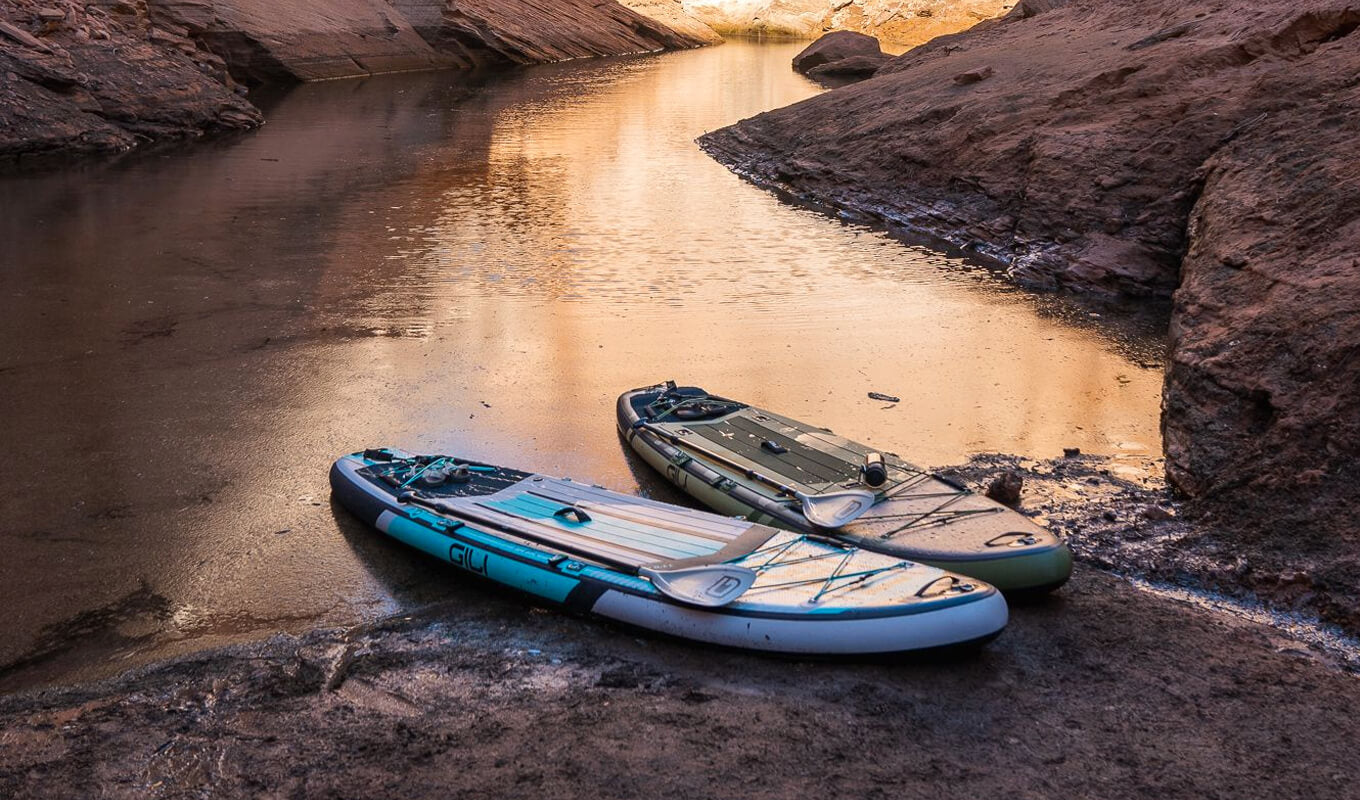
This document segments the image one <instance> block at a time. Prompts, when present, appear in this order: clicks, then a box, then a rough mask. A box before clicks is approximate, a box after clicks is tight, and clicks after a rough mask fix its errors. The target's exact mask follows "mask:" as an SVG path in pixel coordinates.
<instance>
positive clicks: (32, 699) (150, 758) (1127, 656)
mask: <svg viewBox="0 0 1360 800" xmlns="http://www.w3.org/2000/svg"><path fill="white" fill-rule="evenodd" d="M1151 467H1155V465H1154V464H1151V463H1147V462H1145V461H1139V460H1137V459H1122V460H1121V459H1104V458H1095V457H1088V456H1079V455H1078V456H1073V457H1069V458H1062V459H1053V460H1049V461H1026V460H1022V459H1018V458H1015V457H1009V456H995V455H989V456H979V457H978V458H975V459H974V460H973V461H971V462H970V463H969V464H967V465H965V466H963V467H959V468H957V469H955V470H952V472H953V473H954V474H955V475H957V476H959V477H962V478H964V479H965V480H968V481H970V482H972V483H974V484H976V483H978V482H983V481H986V480H989V479H990V478H991V477H992V476H994V475H996V474H998V473H999V472H1000V471H1003V470H1007V469H1009V470H1014V471H1016V472H1017V473H1018V474H1021V475H1022V476H1024V478H1025V484H1026V487H1025V491H1024V494H1023V497H1022V505H1021V507H1022V508H1023V509H1025V510H1026V511H1028V512H1029V513H1032V514H1036V515H1038V516H1039V517H1040V518H1041V519H1042V520H1043V521H1044V522H1046V523H1047V524H1049V525H1052V526H1053V527H1054V528H1055V529H1057V530H1060V531H1064V532H1066V533H1067V534H1068V535H1069V537H1070V538H1071V543H1072V546H1073V549H1074V551H1075V552H1076V553H1077V555H1078V558H1079V564H1078V568H1077V571H1076V574H1075V577H1074V579H1073V580H1072V582H1071V583H1070V584H1069V585H1067V586H1066V587H1064V588H1063V589H1062V590H1061V591H1059V592H1058V593H1057V594H1055V595H1054V596H1052V597H1050V598H1048V599H1046V600H1042V601H1039V602H1035V603H1029V604H1024V605H1016V606H1014V607H1013V609H1012V620H1011V624H1010V626H1009V627H1008V628H1007V630H1006V631H1005V632H1004V633H1003V634H1002V636H1001V637H1000V638H999V639H997V640H996V641H994V642H992V643H991V644H989V645H987V646H986V647H984V648H983V649H982V650H981V651H980V652H979V653H977V654H975V655H972V656H964V657H957V658H952V659H948V660H943V661H938V660H937V661H930V662H924V663H893V664H857V663H838V662H802V661H791V660H783V659H772V658H762V657H755V656H747V655H743V654H740V653H734V652H730V651H724V650H715V649H709V648H696V647H691V646H687V645H684V644H681V643H677V642H674V641H670V640H664V639H660V638H656V637H651V636H643V635H640V634H638V633H636V632H633V631H629V630H624V629H621V628H618V627H615V626H612V625H608V624H604V623H600V622H598V621H592V620H588V619H583V618H577V617H572V616H569V615H567V614H564V613H561V612H558V611H555V610H550V609H540V608H536V607H534V606H533V605H532V604H530V602H529V601H527V600H525V599H523V598H521V597H519V596H517V595H513V594H510V593H507V592H503V591H497V590H495V589H494V588H491V587H488V586H486V585H484V584H476V585H469V586H467V587H466V591H464V592H460V595H461V596H460V597H459V598H458V599H457V600H455V601H453V602H444V603H440V604H435V605H433V606H428V607H425V608H422V609H419V610H416V611H412V612H410V613H407V614H403V615H399V616H396V617H391V618H387V619H383V620H379V621H376V622H373V623H370V624H365V625H360V626H355V627H351V628H331V629H322V630H315V631H312V632H310V633H306V634H303V635H300V636H291V635H282V634H281V635H277V636H275V637H273V638H270V639H267V640H264V641H258V642H254V643H250V644H244V645H238V646H233V647H228V648H224V649H218V650H210V651H205V652H201V653H196V654H192V655H188V656H183V657H180V658H176V659H171V660H169V661H165V662H159V663H156V664H151V665H147V666H143V667H140V668H137V669H134V670H132V671H130V672H128V673H125V674H123V675H121V676H118V677H113V678H110V679H107V680H103V681H98V682H94V683H89V684H85V685H81V686H74V687H65V688H51V687H49V688H41V689H31V690H28V691H24V692H18V693H14V694H10V695H8V696H5V697H0V723H2V724H3V730H4V731H5V732H4V734H3V736H0V792H3V793H4V794H5V795H6V796H12V797H15V798H24V797H45V798H46V797H77V796H84V795H85V794H86V793H87V792H88V790H89V787H90V786H91V785H94V784H98V785H99V786H100V787H101V789H102V790H103V791H105V792H106V794H107V795H108V796H111V797H124V796H126V797H134V796H136V797H140V796H146V793H147V792H152V793H153V794H154V795H155V796H165V797H174V796H188V795H193V794H195V793H198V792H202V791H208V790H209V789H210V790H211V791H212V792H213V793H215V794H218V795H233V794H244V793H257V794H258V793H262V792H264V793H277V794H280V795H289V796H293V795H301V796H318V795H331V794H341V795H346V796H373V795H375V794H377V793H379V792H385V791H391V790H392V789H397V790H400V791H414V792H431V791H436V790H445V791H447V790H456V791H458V792H463V793H466V794H467V795H468V796H474V795H475V796H483V797H485V796H492V797H500V796H507V797H508V796H512V795H513V796H523V793H524V792H525V791H531V792H533V793H534V794H535V795H536V796H544V797H559V796H561V797H566V796H573V795H575V794H576V793H577V792H579V791H580V790H581V789H582V787H585V786H597V787H601V789H600V791H602V792H603V793H604V796H609V797H614V796H619V797H623V796H633V795H634V794H635V793H636V792H637V791H639V790H640V789H641V784H640V783H639V782H640V781H643V780H644V779H643V777H642V776H648V777H647V778H646V781H647V782H648V784H647V785H648V786H651V787H652V788H653V789H654V788H655V787H656V786H664V787H666V790H667V791H672V792H676V791H678V792H682V793H685V794H687V795H689V794H695V793H702V792H705V791H711V790H712V789H713V787H716V786H728V787H731V786H740V787H742V792H743V793H745V794H749V795H752V796H762V797H763V796H770V797H775V796H789V795H790V794H791V793H799V792H802V793H805V792H807V791H808V790H809V789H810V788H812V787H817V788H818V789H819V790H824V791H833V792H838V793H849V792H855V793H863V794H867V795H870V796H876V794H877V793H898V792H901V791H903V790H906V791H908V792H911V791H913V790H920V789H923V788H926V787H933V788H942V787H948V788H949V790H950V791H952V792H961V793H962V794H964V795H970V796H978V795H981V794H982V793H984V792H1006V793H1009V794H1013V795H1017V796H1024V797H1058V796H1102V797H1126V796H1128V797H1132V796H1142V795H1144V794H1146V793H1147V792H1156V793H1157V794H1158V795H1159V796H1163V797H1214V796H1223V797H1229V796H1234V795H1236V796H1241V795H1242V794H1243V793H1250V794H1261V795H1265V794H1267V793H1268V794H1273V795H1279V796H1301V795H1303V794H1319V795H1322V796H1335V795H1336V794H1337V793H1338V792H1340V791H1343V789H1344V787H1345V786H1347V785H1349V783H1350V782H1352V781H1354V780H1355V779H1356V778H1360V767H1357V766H1356V765H1355V764H1354V761H1353V758H1352V753H1351V742H1353V741H1354V740H1355V738H1356V736H1357V735H1360V721H1357V720H1358V719H1360V718H1357V714H1356V712H1357V711H1360V680H1357V678H1356V674H1355V672H1356V670H1357V669H1360V660H1357V659H1356V657H1355V656H1356V653H1355V652H1353V649H1352V650H1351V651H1347V650H1344V649H1342V650H1337V649H1334V648H1333V649H1329V648H1328V647H1327V646H1325V645H1323V646H1319V645H1317V644H1316V643H1310V642H1308V641H1306V640H1305V639H1303V638H1300V637H1298V636H1296V635H1291V633H1290V632H1289V631H1287V630H1284V629H1282V628H1281V627H1279V626H1272V625H1265V624H1261V623H1260V622H1257V621H1253V620H1251V619H1247V618H1245V617H1244V616H1243V615H1241V614H1232V613H1225V612H1224V611H1222V610H1215V609H1212V608H1207V607H1206V605H1205V604H1203V603H1194V602H1187V601H1185V600H1181V599H1175V598H1173V597H1169V596H1167V593H1165V592H1150V591H1146V590H1144V589H1140V588H1136V587H1135V586H1134V585H1132V584H1131V583H1130V582H1129V581H1128V580H1127V579H1125V578H1121V577H1118V576H1115V575H1112V574H1110V573H1109V572H1108V571H1107V570H1110V569H1114V570H1118V571H1120V572H1122V573H1124V574H1132V575H1142V576H1145V577H1148V578H1150V579H1152V580H1154V581H1162V582H1167V581H1170V582H1174V583H1175V584H1176V585H1179V586H1191V587H1198V588H1201V589H1217V590H1220V591H1224V592H1227V593H1229V594H1232V593H1236V594H1237V595H1238V596H1241V597H1243V598H1246V597H1248V592H1249V591H1250V590H1249V589H1248V584H1247V583H1246V582H1243V581H1241V580H1234V578H1233V576H1234V575H1236V573H1234V572H1231V571H1230V572H1228V573H1223V572H1221V571H1220V570H1218V569H1217V565H1218V561H1217V560H1216V558H1215V555H1214V553H1213V552H1212V551H1209V550H1206V549H1205V548H1203V547H1200V546H1198V545H1197V544H1196V537H1195V535H1192V534H1195V533H1197V531H1196V530H1195V526H1194V523H1192V522H1188V521H1186V520H1184V519H1182V516H1181V510H1180V508H1179V507H1178V505H1177V502H1176V501H1175V500H1174V499H1172V497H1171V496H1170V495H1169V494H1168V493H1167V491H1166V489H1165V487H1164V486H1162V485H1161V484H1160V481H1159V480H1158V479H1157V478H1155V477H1149V475H1150V474H1151V473H1149V471H1148V470H1149V468H1151ZM1151 509H1155V510H1151ZM1180 543H1189V544H1188V545H1184V544H1180ZM1173 551H1175V552H1178V553H1179V555H1180V558H1179V559H1174V558H1168V557H1167V553H1169V552H1173ZM410 557H411V558H412V559H421V558H422V556H420V555H419V554H418V553H415V552H414V551H412V552H411V553H410ZM439 572H440V575H439V578H441V579H447V580H449V581H463V582H464V583H467V581H466V580H465V579H463V578H462V576H461V574H456V573H455V572H454V571H453V569H452V568H451V567H450V568H441V569H440V570H439ZM1274 599H1275V600H1277V601H1279V600H1280V599H1281V598H1279V597H1275V598H1274ZM1297 605H1299V606H1302V607H1309V606H1310V605H1311V604H1310V603H1308V602H1299V603H1297ZM1282 607H1284V608H1288V607H1289V606H1288V604H1284V605H1283V606H1282ZM1344 646H1349V645H1346V644H1345V643H1344V642H1343V647H1344Z"/></svg>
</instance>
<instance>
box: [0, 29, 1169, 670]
mask: <svg viewBox="0 0 1360 800" xmlns="http://www.w3.org/2000/svg"><path fill="white" fill-rule="evenodd" d="M799 48H800V45H798V44H796V43H795V44H787V45H784V44H780V45H757V44H742V43H730V44H727V45H725V46H722V47H718V48H711V49H706V50H700V51H693V52H684V53H674V54H668V55H663V56H658V57H647V58H634V59H621V60H608V61H596V62H589V63H573V64H569V65H557V66H548V67H540V68H533V69H527V70H523V71H520V72H516V73H513V74H510V75H507V76H500V77H497V78H494V79H490V80H487V81H485V82H484V85H480V86H478V87H477V88H476V93H475V94H474V95H473V96H472V97H471V98H470V99H465V98H464V96H465V94H466V89H465V88H464V87H461V86H459V85H457V81H458V80H459V78H457V77H456V76H450V75H447V74H443V75H438V74H431V75H419V76H396V77H391V78H382V79H373V80H367V81H348V82H336V83H328V84H322V85H315V86H307V87H303V88H300V89H298V90H296V91H294V92H292V93H290V94H288V95H286V96H285V97H282V98H280V99H278V100H277V101H276V102H275V103H274V104H273V106H272V107H271V108H270V109H269V111H270V116H269V119H270V121H269V124H268V125H266V126H265V127H264V128H263V129H262V130H260V131H259V132H257V133H254V134H251V135H248V136H242V137H239V138H234V139H230V140H226V141H217V142H211V143H207V144H199V145H195V146H192V147H187V148H177V149H174V150H172V151H163V152H160V153H149V154H141V155H138V156H136V157H133V158H130V159H126V160H124V161H122V162H120V163H118V164H115V165H87V166H80V167H74V168H71V169H68V170H65V171H63V172H60V173H58V174H49V175H42V176H28V177H10V178H4V179H0V264H2V265H3V266H2V267H0V270H2V271H0V275H3V278H4V287H3V297H4V298H5V300H4V303H5V305H4V309H5V313H4V314H3V315H0V419H3V420H4V422H5V433H4V440H3V441H4V443H5V448H4V449H5V452H6V454H7V455H8V456H9V457H8V458H7V459H6V460H5V463H4V466H3V467H0V470H3V477H4V480H5V483H6V485H7V486H9V487H10V492H9V496H8V497H7V499H6V501H5V515H4V516H5V522H4V524H3V528H0V536H2V537H3V541H0V546H3V548H4V552H5V554H6V555H5V558H4V559H0V608H4V609H5V610H6V612H7V613H6V615H5V621H4V622H3V623H0V624H3V629H0V630H3V633H4V635H3V636H0V664H8V665H9V667H8V668H7V669H6V670H5V671H4V672H2V673H0V688H4V687H10V688H12V687H15V686H22V685H27V684H31V683H33V682H35V681H42V680H52V679H68V678H72V677H78V676H82V675H92V674H100V673H103V672H108V671H109V670H111V669H114V668H117V667H119V666H124V665H129V664H132V663H136V662H138V661H141V660H145V659H146V658H149V657H152V656H155V655H161V654H167V653H172V652H175V651H180V650H185V649H191V648H195V647H200V646H204V645H208V644H215V643H219V642H222V641H227V640H231V639H234V638H239V637H242V636H254V635H260V634H262V633H267V632H271V631H276V630H299V629H302V628H306V627H309V626H311V625H314V624H318V623H325V624H343V623H349V622H354V621H356V620H361V619H364V618H369V617H372V616H375V615H379V614H384V613H390V612H394V611H397V610H399V609H401V608H403V607H409V606H411V605H414V604H417V603H423V602H427V601H430V600H433V599H440V598H444V597H448V596H449V594H450V593H457V592H464V593H466V598H467V600H468V601H469V602H477V601H478V599H479V598H480V597H481V595H479V593H478V592H479V591H480V590H476V589H473V590H469V589H466V588H465V587H458V586H456V585H452V584H456V581H454V580H452V573H451V572H450V571H448V570H446V569H442V568H440V567H439V566H438V565H437V564H429V563H426V560H425V559H424V558H423V557H422V556H419V555H418V554H415V553H413V552H407V551H405V550H402V549H400V548H399V547H397V546H394V545H389V544H387V543H386V542H384V541H382V540H380V539H379V537H378V535H377V534H376V533H371V532H369V531H367V530H365V529H363V528H362V526H358V525H357V524H355V523H354V522H353V521H352V520H350V519H349V518H348V517H347V516H345V515H344V514H343V512H335V511H333V510H332V508H331V506H330V503H329V500H328V489H327V484H326V470H327V467H328V466H329V464H330V462H331V460H333V459H334V458H335V457H336V456H337V455H339V454H341V453H344V452H347V451H351V450H354V449H357V448H361V447H364V446H376V445H380V444H395V445H400V446H403V447H407V448H411V449H416V450H441V451H450V452H460V453H465V454H467V455H468V456H470V457H476V458H481V459H485V460H489V461H498V462H502V463H506V464H509V465H513V466H517V467H520V468H523V469H531V470H540V471H545V472H551V473H559V474H563V473H565V474H570V475H573V476H576V477H580V478H590V479H591V480H593V481H595V482H598V483H601V484H604V485H606V486H609V487H612V488H615V489H620V490H624V491H639V490H641V491H645V492H648V493H650V494H653V495H655V496H658V497H663V498H668V499H675V498H676V495H674V494H671V493H669V492H667V491H666V489H665V487H664V486H661V485H660V484H659V483H658V482H657V481H655V480H654V479H653V478H652V477H651V476H650V475H649V474H648V473H646V472H645V471H643V470H642V469H640V468H638V467H636V466H635V463H634V462H633V461H632V460H630V459H629V458H626V457H625V455H624V451H623V449H622V448H621V446H620V444H619V441H618V439H617V437H616V436H615V433H614V415H613V403H614V398H615V397H616V396H617V394H618V393H619V392H620V391H622V390H624V389H628V388H631V387H634V386H639V385H643V384H648V383H653V382H656V381H659V380H664V379H667V378H674V379H677V380H681V381H685V382H690V383H696V384H698V385H702V386H705V387H708V388H709V389H711V390H713V391H717V392H721V393H723V394H727V395H730V396H733V397H737V398H741V399H745V400H749V401H752V402H755V403H759V404H762V405H766V406H768V407H771V408H773V409H776V410H779V411H782V412H786V413H788V414H791V415H793V416H796V417H801V418H805V419H807V420H809V421H816V422H818V423H819V424H823V425H826V426H829V427H832V428H834V429H835V430H836V431H837V432H839V433H843V434H846V435H849V436H852V437H854V438H859V439H864V440H868V441H870V442H873V443H875V444H878V445H880V446H882V447H884V448H885V449H890V450H895V451H897V452H899V453H901V454H903V455H904V456H906V457H908V458H909V459H912V460H915V461H918V462H921V463H927V464H937V465H938V464H946V463H950V462H954V461H959V460H962V459H964V458H966V456H967V455H968V454H969V453H972V452H976V451H1005V452H1011V453H1020V454H1026V455H1033V456H1039V457H1049V456H1054V455H1058V454H1060V452H1061V448H1062V447H1064V446H1068V447H1080V448H1082V449H1083V450H1085V451H1088V452H1098V453H1123V454H1128V455H1130V456H1144V455H1148V454H1155V453H1156V451H1157V450H1158V433H1157V411H1158V403H1159V389H1160V371H1159V370H1158V369H1155V368H1150V367H1155V362H1156V361H1157V359H1158V354H1159V352H1160V345H1159V344H1158V343H1157V342H1156V338H1155V336H1151V335H1142V334H1140V333H1139V332H1138V325H1136V324H1132V323H1128V322H1127V321H1124V320H1112V319H1110V318H1109V317H1108V316H1106V317H1105V318H1099V319H1098V318H1095V317H1092V316H1091V315H1089V314H1088V313H1087V312H1085V311H1081V310H1078V309H1074V308H1070V307H1068V306H1066V305H1064V303H1063V301H1061V300H1058V299H1055V298H1045V297H1033V296H1030V295H1028V294H1025V293H1023V292H1019V291H1017V290H1014V289H1011V288H1009V287H1007V286H1006V285H1005V284H1004V283H1002V282H1001V281H999V280H997V279H996V278H995V277H994V276H993V275H991V274H990V273H989V272H987V271H986V270H983V269H979V268H976V267H971V266H969V265H968V264H966V263H964V262H963V261H961V260H960V259H958V258H955V257H951V256H948V255H944V254H940V253H938V252H933V251H931V250H929V249H926V248H923V247H919V246H913V245H909V244H904V243H902V242H900V241H897V240H894V239H892V238H889V237H888V236H886V235H885V234H883V233H881V232H876V231H872V230H868V229H865V228H861V227H856V226H849V225H844V224H841V223H839V222H837V221H836V220H834V219H830V218H828V217H825V216H822V215H820V214H817V213H814V212H812V211H809V210H806V209H803V208H799V207H796V206H792V205H788V204H785V203H782V202H781V201H779V200H778V199H777V198H775V197H774V196H772V195H770V194H768V193H766V192H763V191H760V190H758V189H756V188H753V187H752V186H750V185H747V184H745V183H743V182H741V181H740V180H739V179H738V178H736V177H735V176H733V175H731V174H730V173H728V172H727V170H725V169H724V168H722V167H721V166H719V165H718V164H716V163H715V162H713V161H711V160H709V159H708V158H707V157H706V156H704V155H703V154H702V153H701V152H700V151H699V149H698V148H697V147H696V146H695V145H694V144H693V139H694V138H695V137H696V136H697V135H699V134H701V133H703V132H704V131H707V130H711V129H713V128H717V127H720V126H722V125H724V124H727V123H730V122H734V121H736V120H738V119H740V118H742V117H746V116H750V115H752V114H755V113H757V112H759V111H762V110H765V109H770V108H775V107H777V106H782V105H785V104H788V103H791V102H794V101H797V100H799V99H801V98H804V97H808V96H810V95H812V94H814V93H816V92H817V91H818V89H817V88H816V87H815V86H814V85H813V84H811V83H809V82H807V81H806V80H804V79H803V78H801V77H799V76H797V75H795V74H794V73H793V72H792V71H791V70H790V69H789V67H788V64H789V59H790V58H791V57H792V55H793V54H794V53H795V52H797V50H798V49H799ZM869 391H881V392H886V393H890V394H894V395H898V396H900V397H901V398H902V402H901V403H900V404H898V405H896V406H895V407H891V408H885V407H884V406H885V404H884V403H880V402H876V401H873V400H870V399H868V398H867V397H866V393H867V392H869Z"/></svg>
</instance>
